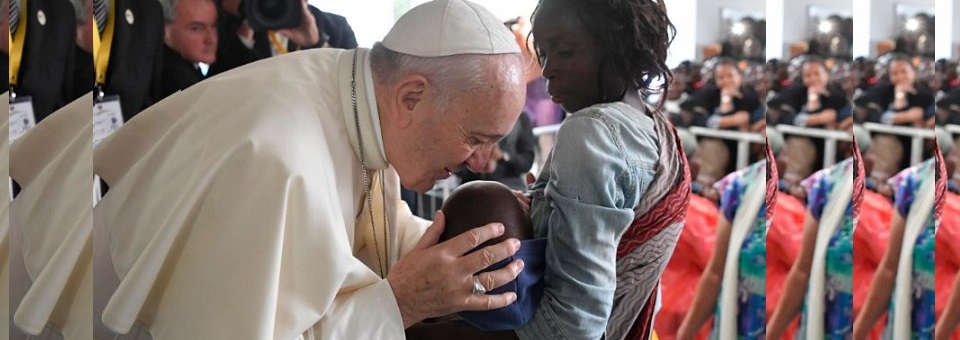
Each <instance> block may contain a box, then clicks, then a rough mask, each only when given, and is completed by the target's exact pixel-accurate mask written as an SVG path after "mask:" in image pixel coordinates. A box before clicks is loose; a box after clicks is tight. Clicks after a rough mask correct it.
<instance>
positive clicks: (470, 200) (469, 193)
mask: <svg viewBox="0 0 960 340" xmlns="http://www.w3.org/2000/svg"><path fill="white" fill-rule="evenodd" d="M441 209H442V210H443V215H444V217H446V227H445V228H444V230H443V235H441V236H440V241H441V242H443V241H446V240H448V239H450V238H453V237H454V236H457V235H460V234H462V233H464V232H466V231H468V230H470V229H473V228H476V227H480V226H483V225H485V224H488V223H494V222H498V223H502V224H503V226H504V233H503V235H502V236H500V237H498V238H495V239H492V240H489V241H487V242H485V243H483V244H481V245H480V246H481V247H485V246H488V245H492V244H497V243H500V242H503V241H504V240H506V239H508V238H516V239H518V240H526V239H530V238H532V237H533V225H532V223H531V221H530V219H529V218H528V217H527V216H526V214H525V213H524V211H523V206H522V205H521V204H520V200H518V199H517V197H516V196H514V195H513V191H511V190H510V188H508V187H507V186H505V185H503V184H500V183H497V182H489V181H475V182H469V183H466V184H464V185H461V186H460V187H458V188H457V190H454V191H453V193H452V194H451V195H450V197H447V199H446V200H445V201H444V202H443V208H441Z"/></svg>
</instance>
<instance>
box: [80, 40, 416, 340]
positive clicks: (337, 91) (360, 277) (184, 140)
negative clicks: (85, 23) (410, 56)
mask: <svg viewBox="0 0 960 340" xmlns="http://www.w3.org/2000/svg"><path fill="white" fill-rule="evenodd" d="M354 53H355V52H354V51H352V50H351V51H342V50H334V49H318V50H308V51H302V52H297V53H291V54H287V55H284V56H279V57H274V58H270V59H266V60H262V61H259V62H257V63H254V64H250V65H248V66H245V67H241V68H238V69H235V70H233V71H231V72H227V73H224V74H222V75H219V76H216V77H213V78H211V79H207V80H204V81H203V82H201V83H198V84H197V85H194V86H192V87H190V88H189V89H187V90H185V91H182V92H179V93H177V94H174V95H173V96H171V97H168V99H166V100H164V101H161V102H159V103H157V104H156V105H154V106H152V107H150V108H148V109H146V110H145V111H143V112H141V113H140V114H138V116H137V117H136V118H135V119H132V120H131V121H130V122H128V123H127V124H126V125H125V126H124V127H123V128H121V129H120V130H118V131H117V132H115V133H114V134H113V135H112V136H111V137H109V138H108V139H106V140H105V141H104V142H102V143H101V144H99V145H98V147H97V148H96V150H95V156H94V168H95V172H96V173H97V174H98V175H100V176H101V177H102V178H103V179H104V180H105V181H106V182H107V184H108V185H109V186H110V192H109V193H108V194H107V195H106V196H105V197H104V198H103V200H102V201H100V203H99V204H98V205H97V207H96V208H95V209H94V228H95V235H97V236H95V243H96V245H97V246H96V248H95V249H96V251H97V252H101V251H104V252H106V253H105V254H103V253H101V254H98V255H95V264H94V266H95V267H97V266H102V267H99V269H95V270H96V271H97V273H98V275H97V276H95V278H96V279H97V280H98V281H99V280H100V279H101V275H99V273H100V272H101V270H102V269H103V268H104V267H103V266H105V267H107V268H108V269H109V270H107V272H109V271H110V270H112V274H115V278H114V282H112V283H110V282H107V283H105V284H104V286H103V287H110V286H112V287H110V292H109V294H104V295H105V296H106V297H104V298H103V300H104V301H103V302H102V304H103V305H102V306H100V305H98V306H97V311H100V310H102V320H103V323H104V325H105V326H106V327H109V328H110V329H112V330H113V331H115V332H119V333H125V332H127V331H129V330H130V329H131V327H132V326H133V325H134V323H140V324H142V325H143V326H144V327H145V328H147V329H149V330H150V333H151V334H152V335H153V338H154V339H157V340H162V339H293V338H296V337H298V336H300V335H301V334H304V333H307V334H310V335H312V336H316V337H319V338H322V339H398V338H403V324H402V320H401V317H400V313H399V309H398V308H397V306H396V301H395V298H394V296H393V291H392V290H391V288H390V285H389V284H388V282H387V281H386V280H384V279H381V278H380V277H379V276H378V275H377V273H376V271H375V268H377V263H376V261H375V257H373V256H370V254H371V253H373V252H374V248H372V247H373V244H372V243H371V242H368V241H367V240H368V239H369V238H368V237H366V236H365V235H367V234H369V233H370V232H371V231H370V229H371V228H370V226H369V225H367V224H363V225H357V223H356V222H357V220H358V216H360V214H361V213H362V212H361V207H362V205H361V202H362V198H363V190H362V183H361V182H362V180H361V166H360V164H359V157H358V142H357V138H356V136H355V134H356V133H355V121H354V119H353V108H352V100H351V91H350V89H351V86H350V84H351V83H350V81H351V71H352V70H351V63H352V61H353V56H354ZM360 53H361V57H360V58H359V62H358V70H357V98H358V109H359V114H360V115H359V116H360V120H361V122H360V125H361V129H362V131H363V132H362V133H363V137H364V138H363V139H364V142H365V145H364V149H365V152H366V155H367V156H366V158H367V160H368V167H369V168H373V169H386V171H385V175H386V178H385V182H386V197H387V200H386V201H387V204H386V213H387V215H388V219H389V223H388V225H389V228H390V231H389V235H390V236H391V238H390V247H389V248H390V249H389V254H390V256H389V262H390V265H392V264H393V263H395V262H396V260H397V259H398V258H399V257H400V256H401V255H403V254H405V253H406V252H408V251H409V250H410V249H411V248H412V247H413V246H414V245H415V244H416V242H417V241H418V240H419V238H420V236H421V235H422V234H423V231H424V230H425V228H426V226H427V225H428V223H427V222H426V221H424V220H421V219H418V218H416V217H414V216H413V215H412V214H411V213H410V211H409V209H408V208H407V206H406V205H405V204H404V203H403V201H401V200H400V195H399V178H398V177H397V174H396V172H395V171H393V169H392V168H389V167H388V165H387V160H385V159H384V157H383V156H382V154H381V153H380V151H379V148H378V146H377V142H378V140H377V139H376V137H374V136H375V134H374V133H373V125H372V124H371V121H372V118H371V113H370V111H369V105H375V104H374V103H372V102H369V98H372V95H370V93H369V92H368V91H371V89H372V85H371V83H370V81H371V78H370V76H369V65H368V62H367V59H366V50H360ZM104 258H105V259H107V260H101V259H104ZM371 260H372V261H371ZM371 268H373V269H371ZM104 277H106V276H104ZM96 287H97V289H98V290H101V289H103V287H101V285H100V284H97V286H96ZM114 288H115V289H114ZM98 294H100V292H98ZM98 303H99V302H98ZM95 313H96V314H97V315H98V317H99V316H100V314H99V313H98V312H95ZM308 330H309V331H308Z"/></svg>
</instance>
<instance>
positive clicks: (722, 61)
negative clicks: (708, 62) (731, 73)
mask: <svg viewBox="0 0 960 340" xmlns="http://www.w3.org/2000/svg"><path fill="white" fill-rule="evenodd" d="M720 66H730V67H732V68H733V69H734V70H736V71H737V74H739V75H740V76H741V77H742V76H743V70H741V69H740V65H737V61H736V60H734V59H732V58H726V57H719V59H717V63H716V64H713V70H711V71H713V73H714V74H716V72H717V69H718V68H720Z"/></svg>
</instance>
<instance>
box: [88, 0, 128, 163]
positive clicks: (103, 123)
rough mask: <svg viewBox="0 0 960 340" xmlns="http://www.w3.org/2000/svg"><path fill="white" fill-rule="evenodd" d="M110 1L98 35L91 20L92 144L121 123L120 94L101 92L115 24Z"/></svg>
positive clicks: (107, 134)
mask: <svg viewBox="0 0 960 340" xmlns="http://www.w3.org/2000/svg"><path fill="white" fill-rule="evenodd" d="M103 1H110V7H109V8H108V10H107V20H106V24H105V27H104V29H103V36H101V35H100V27H99V23H97V21H96V20H94V22H93V52H94V55H93V60H94V67H95V72H96V83H95V85H94V90H93V95H94V97H93V145H97V144H98V143H99V142H100V141H101V140H103V139H104V138H107V136H109V135H110V133H112V132H113V131H115V130H116V129H118V128H120V126H121V125H123V111H122V109H121V108H120V96H118V95H109V96H105V95H104V93H103V87H104V84H106V81H107V66H108V65H109V63H110V48H111V46H112V45H113V32H114V28H115V26H116V0H103ZM131 14H132V13H127V17H128V18H127V21H128V22H129V21H132V20H131V19H132V15H131Z"/></svg>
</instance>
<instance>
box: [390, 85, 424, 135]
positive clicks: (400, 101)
mask: <svg viewBox="0 0 960 340" xmlns="http://www.w3.org/2000/svg"><path fill="white" fill-rule="evenodd" d="M398 84H399V85H397V89H396V92H395V93H396V97H395V100H396V102H395V103H394V104H395V106H396V108H397V110H396V112H397V113H396V114H397V115H399V117H397V118H398V123H399V125H400V126H407V125H409V124H411V123H412V122H413V117H414V112H417V111H418V109H422V107H421V106H422V105H426V104H427V102H426V100H425V98H426V92H427V84H428V81H427V78H426V77H424V76H421V75H418V74H413V75H410V76H407V77H405V78H403V79H401V80H400V82H399V83H398Z"/></svg>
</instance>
